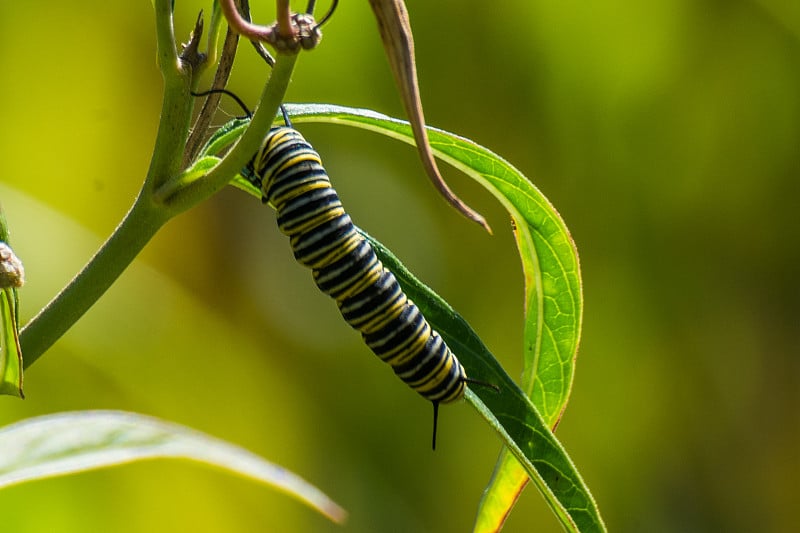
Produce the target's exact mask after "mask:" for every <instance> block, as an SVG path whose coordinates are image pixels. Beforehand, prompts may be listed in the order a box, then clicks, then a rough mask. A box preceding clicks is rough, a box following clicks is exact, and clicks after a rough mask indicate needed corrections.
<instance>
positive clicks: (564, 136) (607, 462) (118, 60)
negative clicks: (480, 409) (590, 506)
mask: <svg viewBox="0 0 800 533" xmlns="http://www.w3.org/2000/svg"><path fill="white" fill-rule="evenodd" d="M252 3H253V4H254V6H253V8H254V11H255V16H256V19H257V20H260V21H265V22H266V21H270V20H272V18H273V14H274V13H273V11H272V10H273V9H274V7H273V3H272V2H266V1H265V2H252ZM176 4H177V5H176V15H175V20H176V26H177V28H178V35H179V36H181V37H182V38H183V39H185V36H187V35H188V32H189V30H190V26H191V24H192V23H193V21H194V19H195V17H196V15H197V12H198V10H199V9H201V8H206V12H208V9H209V4H210V2H198V1H191V2H189V1H178V2H176ZM324 4H325V3H324V2H322V3H320V9H324V8H325V7H326V5H324ZM408 8H409V11H410V13H411V17H412V21H413V25H414V30H415V34H416V39H417V53H418V63H419V69H420V76H421V86H422V94H423V98H424V103H425V109H426V114H427V118H428V122H429V123H430V124H432V125H435V126H438V127H442V128H445V129H448V130H450V131H454V132H457V133H459V134H461V135H464V136H467V137H470V138H472V139H474V140H475V141H477V142H479V143H481V144H483V145H485V146H487V147H489V148H491V149H493V150H495V151H497V152H499V153H500V154H502V155H503V156H504V157H506V158H507V159H508V160H510V161H511V162H512V163H513V164H514V165H515V166H517V167H518V168H520V169H522V170H523V171H524V172H525V173H526V174H527V175H528V176H530V178H531V179H532V180H533V182H534V183H535V184H536V185H537V186H538V187H539V188H540V189H541V190H542V191H543V192H544V193H545V194H546V195H547V196H548V197H549V198H550V200H551V201H552V202H553V203H554V204H555V206H556V207H557V208H558V209H559V211H560V213H561V214H562V216H563V217H564V218H565V220H566V222H567V224H568V226H569V227H570V229H571V231H572V235H573V237H574V239H575V241H576V242H577V245H578V248H579V251H580V256H581V264H582V269H583V280H584V283H585V286H584V296H585V309H586V312H585V319H584V331H583V339H582V342H581V349H580V354H579V359H578V367H577V377H576V381H575V386H574V390H573V395H572V399H571V402H570V404H569V407H568V409H567V411H566V414H565V416H564V418H563V421H562V423H561V425H560V426H559V428H558V435H559V437H560V439H561V440H562V442H563V443H564V445H565V446H566V448H567V449H568V450H569V452H570V454H571V456H572V458H573V459H574V460H575V462H576V464H577V466H578V468H579V470H580V471H581V472H582V474H583V476H584V478H585V480H586V482H587V483H588V485H589V487H590V488H591V489H592V491H593V494H594V496H595V498H596V499H597V502H598V505H599V507H600V509H601V511H602V513H603V516H604V518H605V520H606V522H607V524H608V526H609V527H610V529H611V530H612V531H649V532H659V531H665V532H666V531H684V532H691V531H728V532H736V531H742V532H745V531H790V530H794V529H795V528H796V527H797V526H798V518H797V509H798V506H799V505H800V481H798V480H800V414H799V413H800V393H798V377H799V376H800V358H799V356H800V341H799V340H798V339H800V312H798V298H799V297H800V289H799V288H798V287H799V286H800V284H798V264H800V219H799V218H798V208H800V201H799V200H798V198H800V181H799V180H798V178H800V3H798V2H796V1H794V0H732V1H726V2H719V1H712V0H669V1H667V0H654V1H650V2H634V1H631V0H616V1H614V0H605V1H600V2H575V1H568V2H544V1H538V0H525V1H523V0H508V1H504V2H478V1H475V0H466V1H462V2H456V3H446V2H423V1H420V0H408ZM325 34H326V36H325V40H324V41H323V45H322V46H321V47H320V48H319V49H318V50H317V51H315V52H313V53H310V54H305V55H304V57H302V59H301V61H300V62H299V65H298V69H297V71H296V74H295V77H294V83H293V85H292V86H291V89H290V94H289V96H288V99H289V101H314V102H330V103H336V104H343V105H351V106H357V107H366V108H372V109H375V110H378V111H381V112H385V113H388V114H392V115H395V116H400V115H402V111H401V107H400V104H399V98H398V95H397V91H396V89H395V88H394V86H393V84H392V78H391V74H390V72H389V69H388V66H387V63H386V60H385V58H384V56H383V51H382V48H381V44H380V40H379V37H378V33H377V30H376V28H375V24H374V22H373V20H372V15H371V12H370V9H369V7H368V3H367V2H366V1H363V0H362V1H356V2H349V1H348V2H342V5H341V6H340V7H339V10H338V11H337V13H336V15H335V16H334V18H333V21H332V22H331V23H330V24H329V25H328V27H326V28H325ZM154 43H155V40H154V25H153V13H152V8H151V5H150V2H146V1H139V2H103V1H99V0H88V1H85V2H58V1H52V0H51V1H43V2H2V3H0V72H2V82H1V83H0V103H2V107H0V113H2V121H3V128H2V129H0V146H2V157H0V201H2V203H3V205H4V208H5V210H6V214H7V217H8V219H9V222H10V224H11V229H12V232H13V234H12V237H13V245H14V247H15V250H16V251H17V252H18V254H19V255H20V256H21V257H22V259H23V260H24V262H25V267H26V270H27V277H28V284H27V285H26V287H25V288H24V290H23V291H22V293H21V297H22V301H23V308H22V315H23V317H24V319H25V320H27V319H28V318H29V317H31V316H32V315H33V314H35V312H36V311H37V310H38V309H39V308H40V307H41V306H42V305H44V304H45V303H46V302H47V301H48V300H49V299H50V298H51V297H52V296H53V295H54V294H55V293H56V292H57V290H58V289H59V288H60V287H61V286H62V285H63V284H64V283H65V282H66V281H67V280H69V279H70V277H71V276H72V275H73V274H74V273H75V272H76V271H77V270H78V269H79V268H80V266H81V265H82V264H84V263H85V262H86V260H87V259H88V258H89V257H90V256H91V254H92V253H93V251H94V250H95V249H96V248H97V246H98V245H99V244H100V243H101V242H102V240H103V239H104V238H105V237H106V236H107V235H109V234H110V233H111V232H112V230H113V229H114V227H115V226H116V224H117V223H118V221H119V220H120V219H121V217H122V216H123V215H124V213H125V212H126V210H127V209H128V207H129V206H130V204H131V202H132V199H133V197H134V196H135V194H136V192H137V190H138V187H139V186H140V184H141V182H142V179H143V177H144V174H145V172H146V170H147V166H148V161H149V155H150V153H151V149H152V144H153V140H154V138H155V133H156V126H157V122H158V115H159V107H160V97H161V90H162V83H161V78H160V75H159V72H158V70H157V68H156V64H155V44H154ZM266 75H267V71H266V68H265V67H264V65H263V64H262V63H260V60H259V59H258V58H257V57H256V56H255V54H254V53H253V51H252V49H251V48H250V47H248V46H245V47H242V48H241V50H240V54H239V57H238V58H237V64H236V67H235V71H234V76H233V79H232V81H231V85H230V88H232V89H233V90H235V91H236V92H237V93H238V94H239V95H240V96H241V97H242V98H244V100H245V101H247V102H255V100H256V98H257V95H258V94H259V93H260V90H261V87H262V85H263V82H264V80H265V77H266ZM204 84H205V85H208V82H207V81H206V82H204V83H201V85H204ZM224 105H225V107H226V108H227V109H228V111H229V112H230V113H233V114H236V113H238V110H237V109H236V107H235V106H234V105H233V104H231V103H230V102H226V103H225V104H224ZM224 119H225V117H220V123H221V122H222V121H223V120H224ZM302 130H303V132H304V134H306V136H307V137H308V138H309V139H310V140H311V142H312V143H313V144H314V145H315V147H316V148H317V149H318V150H319V151H320V152H321V153H322V155H323V158H324V160H325V162H326V165H327V167H328V170H329V171H330V173H331V175H332V176H333V179H334V182H335V183H336V185H337V188H338V189H339V191H340V194H341V196H342V197H343V199H344V201H345V204H346V205H347V206H348V207H349V209H350V210H351V212H352V215H353V218H354V219H355V220H356V222H357V223H358V224H359V225H361V226H363V227H364V228H366V229H367V230H368V231H370V232H371V233H372V234H373V235H375V236H377V237H379V238H380V239H381V240H383V241H384V242H385V243H386V244H388V245H389V246H390V247H392V248H393V249H394V251H395V252H396V253H398V255H400V256H401V257H402V258H403V260H404V261H405V262H406V264H407V265H409V266H410V267H411V268H412V269H413V270H414V271H415V272H416V273H417V274H418V275H419V276H420V277H422V278H423V279H424V280H425V281H426V282H427V283H428V284H430V285H431V286H433V287H434V288H435V289H436V290H437V291H438V292H439V293H440V294H442V295H443V296H444V297H445V298H447V299H448V301H450V302H451V303H452V304H453V305H454V306H455V307H456V309H458V310H459V311H460V313H461V314H462V315H464V316H465V317H466V318H467V319H468V320H469V321H470V322H471V323H472V325H473V326H474V327H475V328H476V330H477V331H478V332H479V333H480V334H481V335H482V336H483V338H484V339H485V341H486V343H487V344H488V345H489V347H490V348H491V349H492V350H493V351H494V353H495V354H497V356H498V357H499V358H500V359H501V361H502V362H503V363H504V365H505V366H506V367H507V369H508V370H509V373H510V374H511V375H512V376H518V375H519V372H520V369H521V362H520V359H519V358H520V353H521V344H522V340H521V335H522V333H521V332H522V320H523V317H522V296H523V295H522V276H521V272H520V267H519V261H518V258H517V256H516V251H515V248H514V244H513V239H512V237H511V233H510V226H509V223H508V219H507V216H506V215H505V213H504V212H503V210H502V208H501V207H500V206H499V205H498V204H497V203H496V202H495V201H494V199H493V198H492V197H491V196H490V195H489V194H487V193H486V192H484V191H482V190H480V188H479V187H478V186H477V185H475V184H474V183H471V182H470V181H469V180H467V179H464V177H462V176H461V175H459V174H458V173H456V172H454V171H452V170H448V171H447V174H446V176H447V178H448V180H449V181H450V183H451V185H452V186H453V187H454V189H456V190H457V191H458V192H459V193H460V194H461V195H462V196H463V197H464V198H465V199H466V200H467V201H468V203H469V204H470V205H472V206H473V207H475V208H477V209H478V210H479V211H481V212H482V213H484V214H485V215H486V216H487V218H488V219H489V221H490V223H491V224H492V225H493V226H494V228H495V236H494V237H488V236H487V235H485V234H484V233H483V232H481V231H480V229H479V228H477V227H476V226H474V225H472V224H469V223H467V222H465V221H464V220H462V219H461V218H460V217H459V216H458V215H457V214H456V213H454V212H453V211H452V210H451V209H449V208H448V207H446V206H445V204H444V203H443V202H442V200H440V199H439V198H438V197H437V195H436V194H435V193H434V192H433V189H432V188H431V187H430V185H429V184H428V182H427V179H426V178H425V176H424V175H423V173H422V171H421V167H420V164H419V162H418V161H417V159H416V155H415V152H414V151H413V150H412V149H411V148H409V147H407V146H405V145H401V144H398V143H396V142H394V141H390V140H387V139H383V138H378V137H376V136H375V135H373V134H369V133H365V132H361V131H355V130H349V129H346V128H342V127H335V126H331V125H308V126H306V125H304V126H302ZM273 218H274V217H273V213H272V212H271V211H270V210H268V209H264V208H263V207H262V206H261V205H260V204H259V203H258V202H256V201H254V200H253V199H252V198H250V197H247V196H246V195H244V194H242V193H241V192H239V191H235V190H226V191H223V192H222V193H220V194H219V195H218V196H216V197H215V198H214V199H212V200H211V201H209V202H207V203H205V204H204V205H202V206H200V207H198V208H196V209H194V210H192V211H191V212H189V213H186V214H184V215H182V216H180V217H179V218H177V219H176V220H174V221H172V222H171V223H170V224H168V225H167V226H166V227H165V228H164V229H163V230H162V231H161V232H160V233H159V234H158V235H157V236H156V238H155V239H154V240H153V241H152V242H151V243H150V244H149V245H148V246H147V248H146V249H145V250H144V253H143V254H142V255H141V257H140V259H138V260H137V261H136V263H135V264H134V265H133V266H132V267H131V269H130V270H129V271H127V272H126V274H125V275H124V276H123V278H122V279H121V280H120V282H119V283H118V284H117V285H116V286H114V287H113V288H112V290H111V291H110V292H109V293H108V294H107V295H106V296H105V297H104V298H103V299H102V300H101V301H100V302H99V303H98V304H97V306H96V307H95V308H93V309H92V310H91V311H90V312H89V313H88V314H87V315H86V316H85V318H84V319H83V320H81V321H80V323H78V324H77V325H76V326H75V327H74V328H73V329H72V330H71V331H70V332H69V333H68V334H67V335H66V336H65V337H64V338H63V339H62V340H61V341H59V342H58V343H57V344H56V345H55V346H54V347H53V348H52V349H51V350H50V351H49V352H48V353H47V354H45V356H44V357H42V359H40V360H39V361H38V362H37V363H36V364H35V365H34V366H33V367H31V368H30V370H29V371H28V373H27V374H26V393H27V399H26V400H24V401H19V400H15V399H12V398H4V399H2V401H0V423H2V424H6V423H10V422H13V421H17V420H20V419H23V418H26V417H30V416H34V415H38V414H44V413H52V412H58V411H64V410H71V409H92V408H114V409H126V410H132V411H137V412H141V413H147V414H151V415H155V416H158V417H161V418H164V419H167V420H172V421H175V422H179V423H182V424H186V425H188V426H191V427H194V428H197V429H200V430H202V431H205V432H208V433H210V434H212V435H215V436H217V437H220V438H223V439H226V440H229V441H231V442H234V443H237V444H240V445H242V446H244V447H246V448H248V449H250V450H253V451H255V452H257V453H259V454H260V455H263V456H265V457H267V458H269V459H270V460H273V461H275V462H277V463H279V464H281V465H284V466H286V467H288V468H290V469H292V470H294V471H296V472H297V473H299V474H300V475H302V476H304V477H305V478H306V479H308V480H309V481H311V482H313V483H315V484H317V485H318V486H319V487H320V488H322V489H323V490H325V491H326V492H328V493H329V494H330V495H331V496H332V497H333V498H334V499H336V500H337V501H338V502H340V503H341V504H342V505H344V506H345V507H346V508H347V509H348V510H349V511H350V513H351V517H350V520H349V522H348V523H347V524H346V525H345V526H343V527H339V526H335V525H333V524H330V523H328V522H326V521H325V520H324V519H323V518H322V517H320V516H318V515H316V514H314V513H313V512H311V511H309V510H307V509H306V508H304V507H303V506H302V505H300V504H298V503H296V502H295V501H293V500H291V499H289V498H287V497H285V496H284V495H282V494H279V493H276V492H274V491H272V490H270V489H268V488H265V487H263V486H260V485H257V484H254V483H252V482H250V481H247V480H243V479H240V478H236V477H232V476H228V475H227V474H225V473H221V472H218V471H215V470H212V469H208V468H204V467H200V466H196V465H193V464H190V463H184V462H172V461H156V462H150V463H143V464H136V465H129V466H125V467H121V468H116V469H111V470H104V471H99V472H92V473H86V474H82V475H79V476H73V477H67V478H59V479H53V480H47V481H41V482H36V483H30V484H26V485H21V486H17V487H14V488H11V489H8V490H4V491H2V492H0V516H2V520H3V528H4V529H5V530H8V531H15V532H17V533H22V532H40V531H65V532H72V531H75V532H77V531H81V532H83V531H117V532H129V531H130V532H139V531H189V530H191V531H353V532H366V531H370V532H383V531H429V532H450V531H467V530H468V529H469V528H470V526H471V524H472V521H473V518H474V514H475V509H476V506H477V504H478V501H479V499H480V496H481V493H482V490H483V488H484V486H485V484H486V481H487V480H488V478H489V476H490V474H491V470H492V467H493V464H494V460H495V458H496V455H497V452H498V450H499V441H498V439H497V438H496V437H495V436H494V435H493V434H492V432H491V431H490V430H489V428H488V427H486V426H485V425H484V424H483V423H482V421H481V420H480V419H479V418H478V417H477V416H475V413H474V412H472V411H471V409H470V408H469V407H467V406H466V405H464V404H461V405H457V406H455V407H447V408H445V409H443V411H442V417H441V419H440V436H439V449H438V450H437V451H436V452H435V453H432V452H431V450H430V446H429V439H430V405H429V404H428V403H426V402H423V401H421V400H420V399H419V398H418V397H417V396H416V395H415V394H413V393H412V392H410V391H408V390H407V389H406V388H405V387H404V386H403V385H402V384H401V383H400V382H399V380H397V379H395V378H394V377H393V376H392V375H391V372H390V370H389V369H388V368H385V367H384V366H383V365H382V364H381V363H380V362H379V361H378V360H377V359H376V358H375V357H374V356H372V355H371V354H370V353H369V352H368V351H367V349H366V348H364V347H363V346H362V345H361V343H360V339H359V338H358V335H357V334H355V333H354V332H352V331H351V330H349V328H347V327H346V326H344V324H343V323H342V321H341V319H340V317H339V316H338V314H337V311H336V309H335V306H334V305H333V304H332V303H331V302H330V301H328V299H327V298H326V297H324V296H322V295H321V294H319V293H318V292H317V291H316V289H315V288H314V286H313V284H312V283H311V280H310V277H309V273H308V272H306V271H305V270H304V269H302V268H300V267H298V266H297V265H296V264H295V263H294V262H293V260H292V258H291V254H290V252H289V248H288V244H287V243H286V242H285V240H284V238H283V237H282V236H281V235H280V234H279V233H278V232H277V230H276V228H275V224H274V220H273ZM0 453H2V450H0ZM531 530H535V531H542V532H544V531H559V530H560V528H559V526H558V524H557V523H556V521H555V519H554V518H553V516H552V514H551V513H550V511H549V510H548V509H547V508H546V506H545V505H544V503H543V501H542V499H541V497H540V496H539V495H538V493H536V491H535V490H532V489H529V490H527V491H526V493H525V494H524V495H523V497H522V498H521V500H520V502H519V504H518V505H517V508H516V510H515V511H514V513H513V514H512V516H511V517H510V519H509V521H508V523H507V527H506V531H510V532H516V531H531Z"/></svg>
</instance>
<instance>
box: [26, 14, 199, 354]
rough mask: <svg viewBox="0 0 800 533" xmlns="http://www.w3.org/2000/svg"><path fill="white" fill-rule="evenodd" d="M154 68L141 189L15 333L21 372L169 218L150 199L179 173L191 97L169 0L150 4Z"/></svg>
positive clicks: (164, 208)
mask: <svg viewBox="0 0 800 533" xmlns="http://www.w3.org/2000/svg"><path fill="white" fill-rule="evenodd" d="M155 14H156V40H157V43H158V55H157V57H158V65H159V68H160V70H161V74H162V76H163V78H164V99H163V102H162V110H161V119H160V122H159V127H158V135H157V137H156V143H155V149H154V151H153V158H152V159H151V162H150V168H149V169H148V172H147V177H146V178H145V181H144V185H143V187H142V191H141V192H140V193H139V196H138V197H137V199H136V201H135V202H134V204H133V207H131V209H130V211H129V212H128V214H127V215H126V216H125V218H124V219H123V221H122V223H121V224H120V225H119V226H118V227H117V229H116V230H115V231H114V233H113V234H112V235H111V237H109V239H108V240H107V241H106V242H105V244H103V246H102V247H101V248H100V249H99V250H98V251H97V253H96V254H95V255H94V256H93V257H92V259H91V260H90V261H89V263H88V264H87V265H86V266H85V267H84V269H83V270H82V271H81V272H80V273H79V274H78V275H77V276H75V278H74V279H73V280H72V281H71V282H70V283H69V284H68V285H67V286H66V287H64V289H62V291H61V292H59V293H58V294H57V295H56V296H55V298H53V300H52V301H51V302H50V303H49V304H47V306H45V307H44V308H43V309H42V310H41V311H40V312H39V313H38V314H37V315H36V316H35V317H34V318H33V319H31V321H30V322H28V324H26V325H25V327H24V328H22V330H21V331H20V346H21V348H22V353H23V358H24V366H25V367H26V368H27V367H28V366H30V365H31V364H33V362H34V361H36V360H37V359H38V358H39V357H40V356H41V355H42V354H43V353H44V352H45V351H47V349H48V348H50V346H52V345H53V343H55V342H56V341H57V340H58V339H59V338H60V337H61V336H62V335H63V334H64V333H65V332H66V331H67V330H68V329H69V328H70V327H72V325H73V324H74V323H75V322H77V321H78V319H80V317H81V316H83V314H84V313H85V312H86V311H87V310H88V309H89V308H90V307H91V306H92V305H93V304H94V303H95V302H96V301H97V300H98V299H99V298H100V296H102V295H103V293H105V291H106V290H108V288H109V287H110V286H111V285H112V284H113V283H114V281H116V280H117V278H118V277H119V276H120V274H122V272H123V271H124V270H125V268H126V267H127V266H128V265H129V264H130V263H131V262H132V261H133V259H134V258H135V257H136V255H137V254H138V253H139V252H140V251H141V250H142V248H144V246H145V244H147V242H148V241H149V240H150V239H151V238H152V237H153V235H154V234H155V233H156V231H158V229H159V228H160V227H161V226H162V225H163V224H164V223H165V222H166V221H167V220H168V219H169V218H170V217H171V216H172V212H171V210H170V209H168V207H167V206H164V205H159V204H157V203H156V202H154V201H153V198H154V192H155V191H156V190H158V187H159V185H160V184H161V183H164V182H168V180H169V178H170V177H171V176H175V175H176V174H177V173H178V172H179V171H180V163H181V153H182V151H183V145H184V143H185V142H186V136H187V131H188V129H189V119H190V117H191V110H192V99H191V96H190V95H189V87H190V84H191V79H192V72H191V69H190V68H186V66H185V65H183V64H182V62H181V60H180V58H179V56H178V53H177V48H176V46H175V35H174V30H173V24H172V2H171V0H156V2H155Z"/></svg>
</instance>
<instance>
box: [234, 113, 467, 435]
mask: <svg viewBox="0 0 800 533" xmlns="http://www.w3.org/2000/svg"><path fill="white" fill-rule="evenodd" d="M284 115H285V113H284ZM286 121H287V124H288V118H287V119H286ZM243 174H244V175H245V177H246V178H247V179H248V180H249V181H250V182H251V183H253V185H255V186H257V187H259V188H260V189H261V191H262V201H263V202H264V203H267V202H269V203H270V204H271V205H272V206H273V207H274V208H275V209H276V211H277V217H278V227H279V229H280V230H281V232H282V233H284V234H285V235H287V236H288V237H289V241H290V244H291V247H292V251H293V253H294V257H295V259H297V261H298V262H299V263H300V264H302V265H304V266H306V267H308V268H310V269H311V270H312V273H313V278H314V281H315V283H316V284H317V287H319V289H320V290H321V291H322V292H324V293H325V294H327V295H329V296H330V297H332V298H333V299H334V300H335V301H336V303H337V305H338V307H339V310H340V312H341V314H342V316H343V317H344V319H345V321H346V322H347V323H348V324H349V325H350V326H351V327H353V328H354V329H356V330H357V331H359V332H360V333H361V335H362V337H363V339H364V341H365V343H366V344H367V346H368V347H369V348H370V350H372V351H373V352H374V353H375V355H377V356H378V357H379V358H380V359H381V360H382V361H384V362H386V363H388V364H389V365H390V366H391V367H392V370H394V372H395V373H396V374H397V375H398V377H400V379H401V380H403V382H405V383H406V384H407V385H408V386H410V387H411V388H412V389H413V390H415V391H416V392H417V393H419V394H420V395H421V396H422V397H423V398H425V399H426V400H429V401H430V402H432V403H433V448H434V449H435V448H436V424H437V418H438V408H439V404H440V403H449V402H453V401H456V400H458V399H460V398H461V397H463V395H464V390H465V388H466V384H467V383H468V382H473V380H470V379H469V378H467V375H466V371H465V370H464V367H463V366H462V365H461V363H460V362H459V361H458V359H457V358H456V356H455V354H454V353H453V352H452V351H451V350H450V348H448V347H447V344H445V342H444V340H443V339H442V338H441V336H440V335H439V334H438V333H437V332H436V331H434V330H433V328H431V326H430V324H429V323H428V321H427V320H426V319H425V317H424V316H423V315H422V312H421V311H420V310H419V308H418V307H417V306H416V305H415V304H414V302H412V301H411V300H410V299H408V298H407V297H406V295H405V293H404V292H403V290H402V289H401V288H400V285H399V283H398V281H397V279H396V278H395V276H394V274H392V272H391V271H389V270H388V269H387V268H386V267H384V266H383V264H382V263H381V261H380V260H379V259H378V257H377V255H376V254H375V251H374V250H373V248H372V245H371V244H370V243H369V242H368V241H367V240H366V239H365V238H364V237H363V236H362V235H361V234H360V233H359V232H358V230H357V229H356V228H355V226H354V225H353V223H352V221H351V220H350V216H349V215H348V214H347V213H346V212H345V210H344V208H343V207H342V203H341V201H340V200H339V196H338V194H337V193H336V191H335V190H334V189H333V187H332V186H331V182H330V179H329V177H328V175H327V173H326V171H325V169H324V168H323V166H322V161H321V160H320V157H319V154H317V152H316V151H314V149H313V148H312V147H311V145H310V144H309V143H308V142H307V141H306V140H305V139H304V138H303V136H302V135H301V134H300V133H299V132H298V131H297V130H295V129H293V128H291V127H290V126H281V127H276V128H273V129H272V130H270V132H269V133H268V134H267V136H266V138H265V139H264V142H263V144H262V145H261V149H260V150H259V152H258V153H257V154H256V156H255V157H254V158H253V160H252V161H251V162H250V165H249V166H248V168H247V169H245V171H244V172H243Z"/></svg>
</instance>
